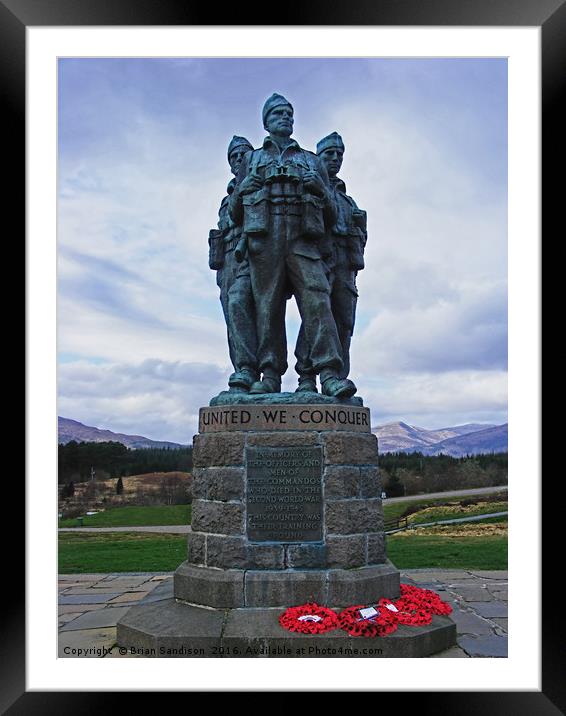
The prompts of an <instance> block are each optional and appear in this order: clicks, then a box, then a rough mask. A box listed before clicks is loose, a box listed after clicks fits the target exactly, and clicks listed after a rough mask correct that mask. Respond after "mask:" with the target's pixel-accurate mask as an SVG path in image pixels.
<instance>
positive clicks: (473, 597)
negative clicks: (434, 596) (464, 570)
mask: <svg viewBox="0 0 566 716" xmlns="http://www.w3.org/2000/svg"><path fill="white" fill-rule="evenodd" d="M449 589H450V590H451V591H452V592H455V593H456V594H457V595H458V596H459V597H461V598H462V599H463V600H464V601H465V602H489V601H491V600H492V599H493V596H492V595H491V594H490V593H489V591H488V590H487V589H482V588H481V587H454V588H452V587H449Z"/></svg>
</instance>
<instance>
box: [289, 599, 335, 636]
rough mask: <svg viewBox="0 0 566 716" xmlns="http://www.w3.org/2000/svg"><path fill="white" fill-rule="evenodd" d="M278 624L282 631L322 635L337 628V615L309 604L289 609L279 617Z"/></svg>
mask: <svg viewBox="0 0 566 716" xmlns="http://www.w3.org/2000/svg"><path fill="white" fill-rule="evenodd" d="M279 624H281V626H282V627H283V628H284V629H288V630H289V631H296V632H299V633H301V634H323V633H324V632H326V631H330V630H331V629H337V628H338V615H337V614H336V612H334V611H332V609H328V607H321V606H320V605H319V604H316V602H309V603H307V604H301V606H299V607H289V608H288V609H287V610H286V611H285V612H284V613H283V614H281V616H280V617H279Z"/></svg>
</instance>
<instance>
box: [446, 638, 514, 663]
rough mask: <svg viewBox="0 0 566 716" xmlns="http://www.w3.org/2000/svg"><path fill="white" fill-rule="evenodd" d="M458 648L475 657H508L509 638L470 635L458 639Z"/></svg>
mask: <svg viewBox="0 0 566 716" xmlns="http://www.w3.org/2000/svg"><path fill="white" fill-rule="evenodd" d="M457 642H458V646H460V647H462V649H464V651H466V653H467V654H469V655H470V656H475V657H506V656H507V637H504V636H496V635H495V634H491V635H486V636H483V635H482V636H470V635H468V634H466V635H464V636H459V637H458V638H457Z"/></svg>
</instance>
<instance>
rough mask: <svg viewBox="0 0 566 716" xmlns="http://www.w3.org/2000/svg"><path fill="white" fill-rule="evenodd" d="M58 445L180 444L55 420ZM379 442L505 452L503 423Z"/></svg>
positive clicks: (403, 426)
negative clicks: (104, 443) (93, 443)
mask: <svg viewBox="0 0 566 716" xmlns="http://www.w3.org/2000/svg"><path fill="white" fill-rule="evenodd" d="M58 421H59V443H64V444H66V443H68V442H70V441H71V440H76V441H77V442H97V443H100V442H106V441H110V440H112V441H114V442H119V443H122V444H123V445H126V446H127V447H129V448H151V447H153V448H177V447H184V446H183V445H181V444H180V443H174V442H167V441H163V440H151V439H150V438H146V437H143V435H127V434H125V433H115V432H113V431H112V430H103V429H100V428H94V427H91V426H89V425H83V423H79V422H78V421H77V420H70V419H69V418H61V417H60V418H59V419H58ZM371 431H372V433H374V434H375V435H377V438H378V440H379V452H380V453H387V452H422V453H423V454H424V455H440V454H444V455H450V456H452V457H463V456H464V455H477V454H481V453H491V452H507V423H505V424H504V425H489V424H482V423H467V424H466V425H456V426H454V427H448V428H440V429H438V430H427V429H426V428H418V427H416V426H414V425H408V424H407V423H404V422H396V423H386V424H385V425H377V426H376V427H373V428H372V429H371Z"/></svg>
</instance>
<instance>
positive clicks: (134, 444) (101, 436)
mask: <svg viewBox="0 0 566 716" xmlns="http://www.w3.org/2000/svg"><path fill="white" fill-rule="evenodd" d="M58 424H59V443H60V444H61V443H62V444H64V445H66V444H67V443H69V442H71V440H75V441H76V442H78V443H81V442H82V443H87V442H92V443H103V442H109V441H113V442H117V443H122V445H125V446H126V447H129V448H134V449H135V448H179V447H185V446H184V445H180V444H179V443H173V442H167V441H164V440H151V439H150V438H146V437H144V436H143V435H127V434H125V433H115V432H112V430H102V429H100V428H94V427H92V426H90V425H83V423H79V422H78V421H77V420H70V419H69V418H61V417H59V418H58Z"/></svg>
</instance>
